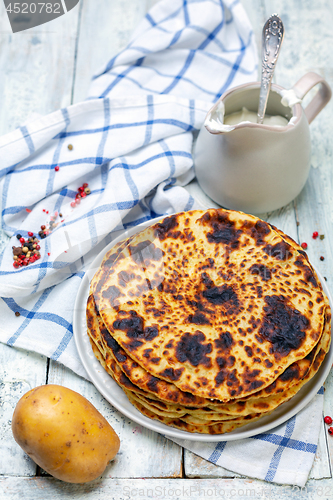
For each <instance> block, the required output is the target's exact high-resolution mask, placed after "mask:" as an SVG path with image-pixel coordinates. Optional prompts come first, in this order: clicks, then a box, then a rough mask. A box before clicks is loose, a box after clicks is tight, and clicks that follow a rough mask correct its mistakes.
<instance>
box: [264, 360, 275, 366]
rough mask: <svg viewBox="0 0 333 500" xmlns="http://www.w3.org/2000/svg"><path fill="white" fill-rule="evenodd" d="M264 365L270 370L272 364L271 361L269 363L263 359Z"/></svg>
mask: <svg viewBox="0 0 333 500" xmlns="http://www.w3.org/2000/svg"><path fill="white" fill-rule="evenodd" d="M264 363H265V365H266V368H272V366H273V363H272V362H271V361H269V359H265V360H264Z"/></svg>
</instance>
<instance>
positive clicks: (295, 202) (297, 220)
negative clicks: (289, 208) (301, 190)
mask: <svg viewBox="0 0 333 500" xmlns="http://www.w3.org/2000/svg"><path fill="white" fill-rule="evenodd" d="M294 212H295V220H296V232H297V242H298V243H299V241H300V240H299V229H298V228H299V225H300V222H299V219H298V209H297V201H296V200H294Z"/></svg>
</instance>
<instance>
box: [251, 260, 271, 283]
mask: <svg viewBox="0 0 333 500" xmlns="http://www.w3.org/2000/svg"><path fill="white" fill-rule="evenodd" d="M250 273H251V274H254V275H258V276H259V277H260V278H261V279H262V280H263V281H269V280H270V279H271V278H272V272H271V270H270V269H269V267H267V266H265V265H264V264H253V266H251V267H250Z"/></svg>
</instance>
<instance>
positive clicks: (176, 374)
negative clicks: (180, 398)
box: [160, 368, 184, 382]
mask: <svg viewBox="0 0 333 500" xmlns="http://www.w3.org/2000/svg"><path fill="white" fill-rule="evenodd" d="M183 371H184V368H176V369H174V368H166V369H165V370H163V371H162V372H160V376H161V377H164V378H167V379H169V380H171V381H172V382H174V381H177V380H179V379H180V377H181V374H182V373H183Z"/></svg>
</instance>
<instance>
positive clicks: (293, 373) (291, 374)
mask: <svg viewBox="0 0 333 500" xmlns="http://www.w3.org/2000/svg"><path fill="white" fill-rule="evenodd" d="M298 378H299V368H298V366H297V364H295V363H293V364H292V365H290V366H288V368H287V369H286V370H285V371H284V372H283V373H281V375H280V376H279V379H280V380H282V381H283V382H287V380H293V379H298Z"/></svg>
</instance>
